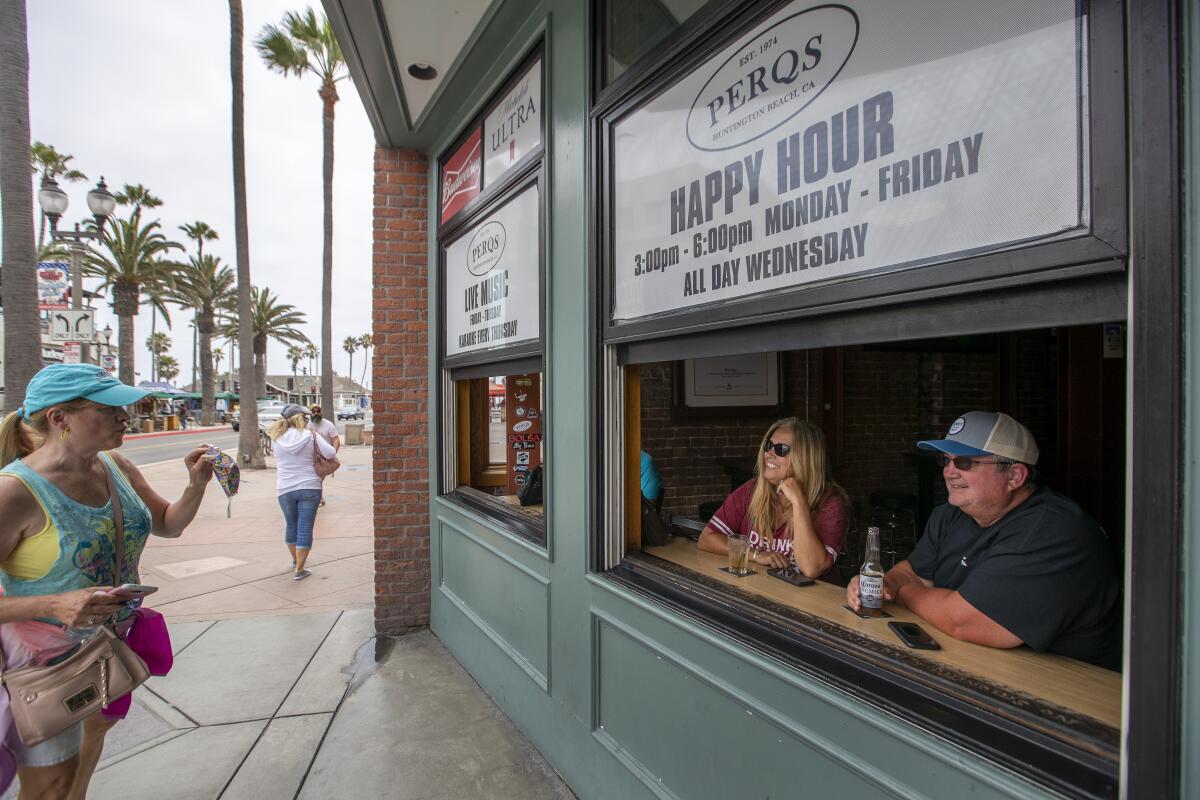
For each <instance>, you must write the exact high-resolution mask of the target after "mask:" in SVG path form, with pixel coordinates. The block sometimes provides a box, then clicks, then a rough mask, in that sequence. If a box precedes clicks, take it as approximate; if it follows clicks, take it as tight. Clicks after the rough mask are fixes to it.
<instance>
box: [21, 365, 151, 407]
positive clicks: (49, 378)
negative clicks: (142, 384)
mask: <svg viewBox="0 0 1200 800" xmlns="http://www.w3.org/2000/svg"><path fill="white" fill-rule="evenodd" d="M148 394H150V390H149V389H135V388H134V387H132V386H129V385H127V384H124V383H121V382H120V381H119V380H117V379H116V378H114V377H113V376H112V375H109V374H108V371H107V370H104V369H102V368H101V367H97V366H96V365H95V364H51V365H50V366H48V367H44V368H42V369H41V370H39V371H38V373H37V374H36V375H34V376H33V379H32V380H30V381H29V385H28V386H27V387H25V402H24V403H23V404H22V405H21V407H20V408H19V409H17V411H18V412H19V413H20V415H21V416H22V417H24V418H25V419H30V418H31V417H32V416H33V415H34V414H36V413H37V412H39V411H41V410H42V409H43V408H49V407H50V406H54V405H58V404H59V403H66V402H67V401H69V400H78V399H80V398H83V399H85V400H91V401H92V402H93V403H100V404H101V405H105V406H127V405H129V404H130V403H136V402H137V401H138V400H141V399H142V398H143V397H145V396H146V395H148Z"/></svg>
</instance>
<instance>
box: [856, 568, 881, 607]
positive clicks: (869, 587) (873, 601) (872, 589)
mask: <svg viewBox="0 0 1200 800" xmlns="http://www.w3.org/2000/svg"><path fill="white" fill-rule="evenodd" d="M858 597H859V599H860V600H861V601H862V604H863V608H883V578H881V577H879V576H872V575H860V576H859V577H858Z"/></svg>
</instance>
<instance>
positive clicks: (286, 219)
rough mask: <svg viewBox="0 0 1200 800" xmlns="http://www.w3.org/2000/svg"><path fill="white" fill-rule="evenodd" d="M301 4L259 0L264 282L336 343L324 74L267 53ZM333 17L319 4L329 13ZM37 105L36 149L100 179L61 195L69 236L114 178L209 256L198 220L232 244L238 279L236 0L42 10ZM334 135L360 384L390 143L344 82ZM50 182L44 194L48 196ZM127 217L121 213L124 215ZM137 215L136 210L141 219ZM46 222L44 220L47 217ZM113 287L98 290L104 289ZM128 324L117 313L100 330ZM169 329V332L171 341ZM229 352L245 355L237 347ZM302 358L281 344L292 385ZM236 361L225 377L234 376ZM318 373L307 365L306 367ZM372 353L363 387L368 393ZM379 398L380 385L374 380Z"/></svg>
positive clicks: (341, 360) (176, 334)
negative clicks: (329, 326)
mask: <svg viewBox="0 0 1200 800" xmlns="http://www.w3.org/2000/svg"><path fill="white" fill-rule="evenodd" d="M303 8H304V5H302V4H301V3H300V2H299V0H291V1H290V2H289V0H244V1H243V14H244V18H245V19H244V53H243V65H244V75H245V105H246V119H245V134H246V181H247V208H248V217H249V239H250V275H251V281H252V282H253V283H254V284H255V285H258V286H266V287H269V288H270V289H271V291H272V292H273V293H275V294H276V295H278V297H279V299H280V301H281V302H284V303H290V304H292V305H294V306H296V307H297V308H299V309H300V310H302V311H304V312H305V313H306V314H307V317H308V322H307V324H306V325H305V326H304V327H303V329H302V330H303V331H304V333H305V334H306V335H307V336H308V337H309V338H310V339H311V340H312V341H313V342H314V343H315V344H316V345H317V346H318V347H320V341H321V242H322V203H321V152H322V141H321V101H320V99H319V98H318V97H317V88H318V84H317V81H316V78H315V77H314V76H312V75H305V76H304V77H302V78H296V77H295V76H294V75H289V76H288V77H286V78H285V77H283V76H282V75H280V74H279V73H277V72H270V71H268V70H267V67H266V65H265V64H264V62H263V61H262V59H261V58H260V57H259V55H258V53H257V51H256V50H255V48H254V46H253V41H254V39H255V37H256V36H257V35H258V33H259V32H260V31H261V30H262V28H263V27H264V26H265V25H268V24H277V23H279V22H280V20H281V19H282V18H283V15H284V14H285V13H286V12H287V11H293V10H302V9H303ZM314 8H315V10H316V11H317V12H318V13H323V10H322V9H321V7H320V5H319V3H314ZM27 10H28V24H29V72H30V75H29V105H30V128H31V135H32V138H33V140H34V141H41V142H45V143H46V144H51V145H53V146H54V147H55V148H57V150H58V151H59V152H60V153H64V154H70V155H73V156H74V157H75V159H74V161H72V162H71V166H73V167H75V168H77V169H79V170H81V171H83V172H84V173H86V174H87V176H88V178H89V180H88V181H86V182H79V183H67V182H63V183H62V184H61V186H62V188H63V189H64V190H65V191H66V192H67V193H68V195H69V196H70V201H71V205H70V208H69V209H68V210H67V213H66V215H65V216H64V219H63V224H68V223H70V224H73V223H74V222H75V221H76V220H79V219H82V218H84V217H86V216H87V214H88V211H87V200H86V197H87V192H88V190H89V189H91V188H92V187H93V186H95V182H96V180H97V178H98V177H99V176H101V175H103V176H104V178H105V180H106V181H107V182H108V185H109V188H110V190H111V191H113V193H114V194H115V193H116V192H117V191H118V190H119V189H120V187H121V186H122V185H124V184H126V183H129V184H138V183H141V184H144V185H145V186H146V187H147V188H148V189H149V190H150V191H151V192H153V193H154V194H155V195H156V196H158V197H160V198H161V199H162V200H163V201H164V202H163V205H162V206H161V207H159V208H156V209H153V210H151V211H150V212H148V213H147V212H143V216H144V218H146V219H152V218H154V217H155V216H157V217H158V218H160V219H161V222H162V229H163V233H164V234H165V235H166V236H167V237H168V238H170V239H174V240H175V241H178V242H180V243H181V244H184V245H185V246H186V247H187V248H188V252H189V253H192V254H194V252H195V247H194V243H193V242H192V241H191V240H190V239H188V238H187V237H186V236H185V235H184V234H183V232H182V231H180V230H179V227H178V226H180V225H183V224H185V223H192V222H195V221H197V220H202V221H204V222H207V223H208V224H209V225H210V226H212V227H213V228H214V229H216V231H217V232H218V234H219V235H220V239H218V240H217V241H214V242H208V243H206V244H205V247H204V251H205V253H206V254H209V253H211V254H213V255H216V256H219V257H220V258H221V261H222V263H224V264H227V265H229V266H230V267H232V268H234V269H235V270H236V252H235V243H234V226H233V166H232V160H231V141H230V115H231V94H230V84H229V4H228V2H226V0H187V1H186V2H185V0H86V2H85V1H84V0H53V1H50V0H32V1H31V2H29V3H28V4H27ZM338 92H339V95H340V97H341V101H340V102H339V103H338V104H337V107H336V122H335V132H334V148H335V152H334V186H333V209H334V233H333V342H334V354H333V368H334V371H335V372H336V373H337V374H339V375H347V374H349V366H350V357H349V356H348V355H347V354H346V352H345V351H344V350H342V346H341V343H342V340H343V339H345V338H346V337H347V336H359V335H361V334H363V333H367V332H369V331H370V326H371V311H370V309H371V235H372V223H371V214H372V208H371V203H372V197H371V192H372V180H373V158H374V146H375V145H374V134H373V133H372V131H371V126H370V123H369V122H368V121H367V117H366V113H365V111H364V110H363V107H362V104H361V102H360V101H359V96H358V92H357V90H356V89H355V88H354V86H353V85H352V84H351V82H350V81H349V79H347V80H344V81H342V82H340V83H339V84H338ZM36 191H37V187H36V183H35V186H34V192H35V198H36ZM120 212H121V209H120V208H118V214H119V213H120ZM126 213H127V212H126ZM35 224H36V217H35ZM97 283H98V281H89V282H87V286H86V288H89V289H91V288H94V285H95V284H97ZM169 310H170V311H171V312H172V313H171V322H172V329H171V330H170V331H169V332H168V335H170V336H171V338H172V340H173V347H172V350H171V352H172V355H174V356H175V358H176V360H177V361H178V362H179V364H180V367H181V372H180V375H179V377H178V378H176V380H175V382H176V383H177V384H179V385H183V384H186V383H189V382H190V381H191V375H192V361H193V359H192V329H191V326H190V322H191V314H190V313H189V312H187V311H184V310H182V309H177V307H175V306H170V307H169ZM106 322H109V323H111V325H112V328H113V331H114V334H113V341H114V343H115V341H116V333H115V331H116V329H117V319H116V316H115V315H114V314H112V311H111V309H110V308H109V307H108V304H107V302H105V303H103V307H102V308H101V309H100V310H99V311H98V313H97V323H96V327H97V329H102V328H103V327H104V325H105V323H106ZM162 326H163V322H162V319H161V317H160V318H159V320H158V330H163V327H162ZM150 329H151V318H150V310H149V308H148V307H144V310H143V311H142V313H141V314H139V316H138V317H137V318H136V323H135V337H136V338H135V341H136V342H137V344H138V347H137V350H138V352H137V367H136V370H137V372H138V373H139V376H138V380H139V381H140V380H149V378H150V354H149V352H148V351H147V350H146V349H145V347H144V342H145V340H146V337H147V336H148V335H149V334H150ZM218 344H220V346H221V347H222V349H223V350H224V352H225V355H226V358H228V355H229V343H228V342H221V343H217V342H214V346H217V345H218ZM286 350H287V346H286V345H282V344H279V343H277V342H274V341H272V342H271V344H270V346H269V349H268V353H267V359H268V369H269V371H270V372H271V373H272V374H286V373H289V372H290V371H291V365H290V364H289V363H288V360H287V355H286ZM226 364H227V361H223V362H222V364H221V371H222V372H224V371H225V369H226ZM304 366H306V362H304V361H302V362H301V364H300V369H302V368H303V367H304ZM363 366H364V360H363V354H362V351H361V350H360V351H358V352H356V353H355V354H354V377H355V379H356V380H361V379H362V371H363ZM367 384H368V385H370V372H369V370H368V372H367Z"/></svg>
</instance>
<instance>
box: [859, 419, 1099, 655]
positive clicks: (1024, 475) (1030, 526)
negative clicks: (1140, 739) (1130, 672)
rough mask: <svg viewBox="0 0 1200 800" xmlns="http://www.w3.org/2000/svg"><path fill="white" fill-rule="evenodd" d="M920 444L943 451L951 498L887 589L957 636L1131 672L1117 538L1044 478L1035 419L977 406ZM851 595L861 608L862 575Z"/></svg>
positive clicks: (888, 580) (887, 581)
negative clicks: (1029, 423)
mask: <svg viewBox="0 0 1200 800" xmlns="http://www.w3.org/2000/svg"><path fill="white" fill-rule="evenodd" d="M917 446H918V447H920V448H921V449H923V450H936V451H938V453H939V455H938V461H939V463H941V464H942V465H943V466H942V477H943V478H944V479H945V481H946V490H947V491H948V492H949V498H948V500H949V502H948V503H947V504H946V505H943V506H938V507H937V508H936V509H934V512H933V514H932V515H931V516H930V518H929V522H928V523H927V524H926V526H925V533H924V535H923V536H922V537H921V540H920V541H919V542H917V546H916V549H914V550H913V552H912V554H911V555H910V556H909V557H908V559H907V560H905V561H902V562H900V563H899V564H897V565H896V566H894V567H892V569H890V570H888V572H887V574H886V575H885V576H884V597H885V599H888V600H891V601H893V602H895V603H898V604H900V605H902V606H905V607H906V608H908V609H910V610H911V611H913V612H915V613H917V614H919V615H920V616H922V617H924V618H925V619H926V620H927V621H929V622H930V623H931V624H933V625H934V626H936V627H937V628H938V629H939V630H941V631H943V632H944V633H947V634H949V635H951V636H953V637H954V638H956V639H962V640H964V641H968V642H975V643H977V644H983V645H988V646H991V647H1003V648H1010V647H1018V646H1020V645H1022V644H1027V645H1029V646H1030V647H1032V648H1033V649H1034V650H1038V651H1048V652H1052V653H1058V654H1060V655H1064V656H1069V657H1070V658H1077V659H1080V660H1082V661H1088V662H1090V663H1093V664H1097V665H1099V666H1102V667H1106V668H1108V669H1114V670H1119V669H1120V668H1121V640H1120V632H1121V608H1120V584H1119V582H1118V578H1117V575H1116V572H1115V570H1114V567H1113V562H1112V555H1111V550H1110V548H1109V544H1108V540H1107V536H1106V535H1105V533H1104V530H1103V529H1102V528H1101V527H1100V525H1099V524H1098V523H1097V522H1096V521H1095V520H1094V519H1092V518H1091V517H1090V516H1088V515H1087V514H1086V513H1085V512H1084V511H1083V509H1081V508H1080V507H1079V506H1078V505H1076V504H1075V503H1074V502H1073V501H1071V500H1070V499H1068V498H1066V497H1064V496H1062V495H1060V494H1057V493H1056V492H1053V491H1051V490H1050V489H1047V488H1046V487H1044V486H1040V485H1038V484H1037V475H1036V471H1035V469H1034V466H1035V465H1036V464H1037V461H1038V447H1037V443H1036V442H1034V439H1033V435H1032V434H1031V433H1030V432H1029V431H1028V429H1026V428H1025V426H1024V425H1022V424H1021V423H1019V422H1017V421H1016V420H1015V419H1013V418H1012V417H1010V416H1008V415H1007V414H999V413H994V412H990V411H971V412H969V413H967V414H964V415H963V416H961V417H959V418H958V419H956V420H955V421H954V423H953V424H952V425H951V426H950V430H949V432H948V433H947V435H946V438H945V439H933V440H928V441H920V442H917ZM846 596H847V599H848V600H849V603H850V605H851V606H852V607H853V608H855V609H858V608H859V607H860V603H859V596H858V579H857V578H855V579H854V580H852V581H851V582H850V585H849V586H848V587H847V589H846Z"/></svg>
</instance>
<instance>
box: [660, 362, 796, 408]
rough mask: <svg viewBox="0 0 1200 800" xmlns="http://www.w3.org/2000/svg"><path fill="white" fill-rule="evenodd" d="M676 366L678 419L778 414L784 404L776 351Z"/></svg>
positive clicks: (782, 382)
mask: <svg viewBox="0 0 1200 800" xmlns="http://www.w3.org/2000/svg"><path fill="white" fill-rule="evenodd" d="M674 366H676V398H674V399H676V402H674V407H676V408H674V410H676V416H677V419H680V417H682V419H706V417H712V416H727V415H731V414H743V415H746V414H750V415H763V416H769V415H773V414H778V413H779V411H781V410H782V404H784V392H782V384H784V381H782V380H781V375H780V362H779V354H778V353H758V354H752V355H738V356H716V357H709V359H686V360H684V361H677V362H676V363H674Z"/></svg>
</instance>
